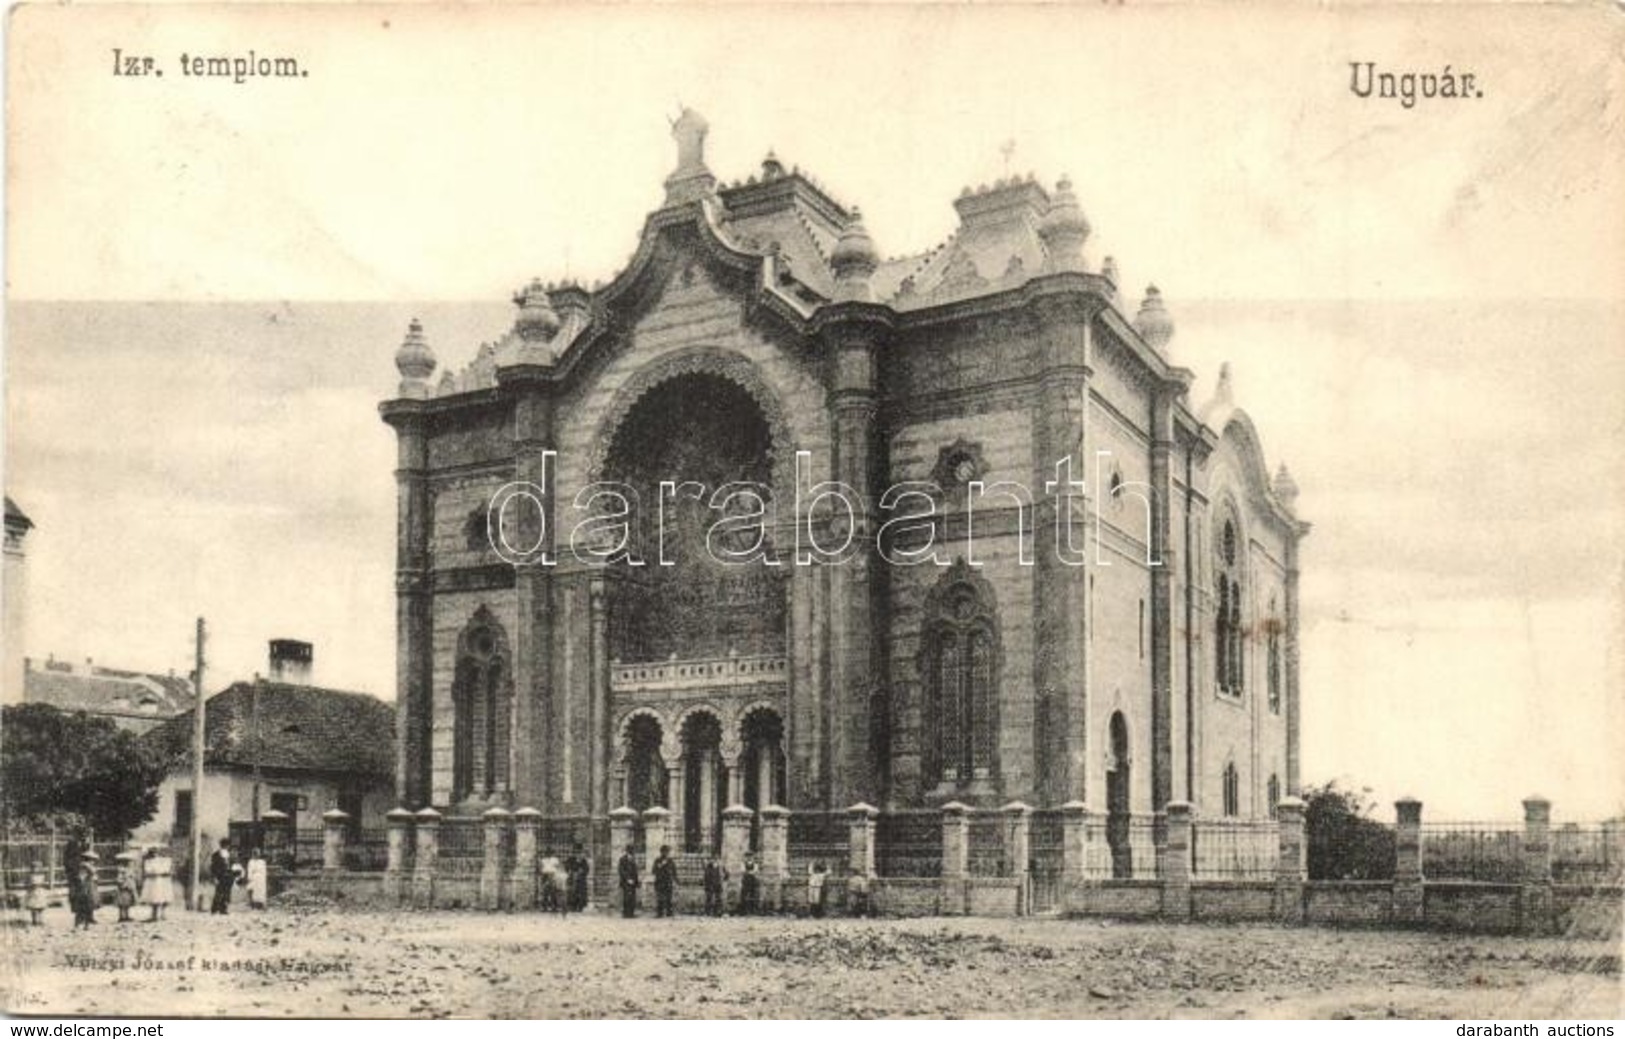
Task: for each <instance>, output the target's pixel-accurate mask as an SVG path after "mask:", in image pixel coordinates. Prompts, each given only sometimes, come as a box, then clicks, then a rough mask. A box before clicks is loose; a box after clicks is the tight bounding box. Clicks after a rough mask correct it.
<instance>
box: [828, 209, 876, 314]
mask: <svg viewBox="0 0 1625 1039" xmlns="http://www.w3.org/2000/svg"><path fill="white" fill-rule="evenodd" d="M829 266H830V269H831V270H832V271H834V272H835V281H836V296H837V297H838V298H840V299H844V300H872V299H874V290H873V289H871V288H870V286H869V278H870V276H871V275H873V274H874V272H875V268H876V267H878V266H880V257H879V255H878V254H877V253H876V252H875V243H874V241H873V240H872V239H870V237H869V232H868V231H867V230H866V229H865V228H864V226H863V214H862V213H860V212H858V210H857V209H855V208H854V209H853V210H852V219H851V221H850V222H848V223H847V225H846V229H845V230H843V231H842V232H841V237H840V238H839V239H838V240H837V241H836V243H835V248H834V249H832V250H830V254H829Z"/></svg>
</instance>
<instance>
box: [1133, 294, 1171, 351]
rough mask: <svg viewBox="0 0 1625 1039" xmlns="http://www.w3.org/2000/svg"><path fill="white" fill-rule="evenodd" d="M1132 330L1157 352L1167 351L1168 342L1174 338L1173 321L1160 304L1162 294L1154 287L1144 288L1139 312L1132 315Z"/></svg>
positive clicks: (1165, 308)
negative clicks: (1143, 296)
mask: <svg viewBox="0 0 1625 1039" xmlns="http://www.w3.org/2000/svg"><path fill="white" fill-rule="evenodd" d="M1134 329H1135V331H1137V332H1139V333H1140V338H1141V339H1144V340H1145V341H1146V342H1147V343H1149V344H1151V348H1152V349H1154V350H1157V351H1159V352H1161V351H1165V350H1167V348H1168V340H1170V339H1172V338H1173V337H1174V319H1173V318H1171V317H1169V316H1168V308H1167V307H1165V306H1163V303H1162V293H1161V291H1159V290H1158V289H1157V287H1156V286H1155V285H1147V286H1146V289H1145V299H1144V300H1142V301H1141V302H1140V312H1139V313H1138V314H1136V315H1134Z"/></svg>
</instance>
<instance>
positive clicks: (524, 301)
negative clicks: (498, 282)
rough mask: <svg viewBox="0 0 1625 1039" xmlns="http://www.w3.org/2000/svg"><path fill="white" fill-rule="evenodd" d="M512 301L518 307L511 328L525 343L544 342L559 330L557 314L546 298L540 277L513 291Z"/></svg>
mask: <svg viewBox="0 0 1625 1039" xmlns="http://www.w3.org/2000/svg"><path fill="white" fill-rule="evenodd" d="M513 301H514V303H515V305H517V306H518V307H519V316H518V317H517V318H515V319H514V323H513V329H514V331H515V332H518V333H519V337H520V338H521V339H523V340H525V342H527V343H545V342H547V341H548V340H549V339H552V338H553V333H555V332H557V331H558V330H559V315H558V313H557V312H556V311H554V309H553V303H552V301H551V300H549V299H548V296H547V289H546V288H545V287H544V286H543V285H542V282H541V279H540V278H532V279H531V281H530V284H529V285H527V286H525V287H524V288H522V289H520V290H519V291H518V292H516V293H514V296H513Z"/></svg>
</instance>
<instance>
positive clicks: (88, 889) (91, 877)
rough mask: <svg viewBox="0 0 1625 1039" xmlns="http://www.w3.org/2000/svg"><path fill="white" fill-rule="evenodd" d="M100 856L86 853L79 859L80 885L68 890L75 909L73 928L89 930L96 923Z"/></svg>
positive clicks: (70, 903)
mask: <svg viewBox="0 0 1625 1039" xmlns="http://www.w3.org/2000/svg"><path fill="white" fill-rule="evenodd" d="M98 858H99V857H98V856H97V854H96V853H95V852H93V851H86V852H85V853H84V854H83V855H81V856H80V858H79V869H78V870H77V871H76V873H75V876H77V877H78V883H77V884H75V885H74V886H73V887H71V888H69V889H68V904H69V905H71V906H72V907H73V927H74V930H78V929H79V928H80V927H84V928H86V929H88V928H89V927H90V926H91V925H92V924H94V923H95V922H96V863H97V861H98Z"/></svg>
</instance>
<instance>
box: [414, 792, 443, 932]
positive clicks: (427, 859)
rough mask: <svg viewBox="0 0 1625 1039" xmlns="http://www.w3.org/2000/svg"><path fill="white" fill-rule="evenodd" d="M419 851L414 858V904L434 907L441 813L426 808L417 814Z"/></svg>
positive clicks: (422, 907)
mask: <svg viewBox="0 0 1625 1039" xmlns="http://www.w3.org/2000/svg"><path fill="white" fill-rule="evenodd" d="M415 820H416V822H417V827H416V829H417V851H416V854H414V855H413V856H412V904H413V905H415V906H417V907H418V908H420V909H432V908H433V907H434V874H435V868H436V866H437V865H438V863H439V860H440V813H439V812H437V811H435V810H434V809H433V808H425V809H423V810H421V811H420V812H418V813H417V815H416V817H415Z"/></svg>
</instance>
